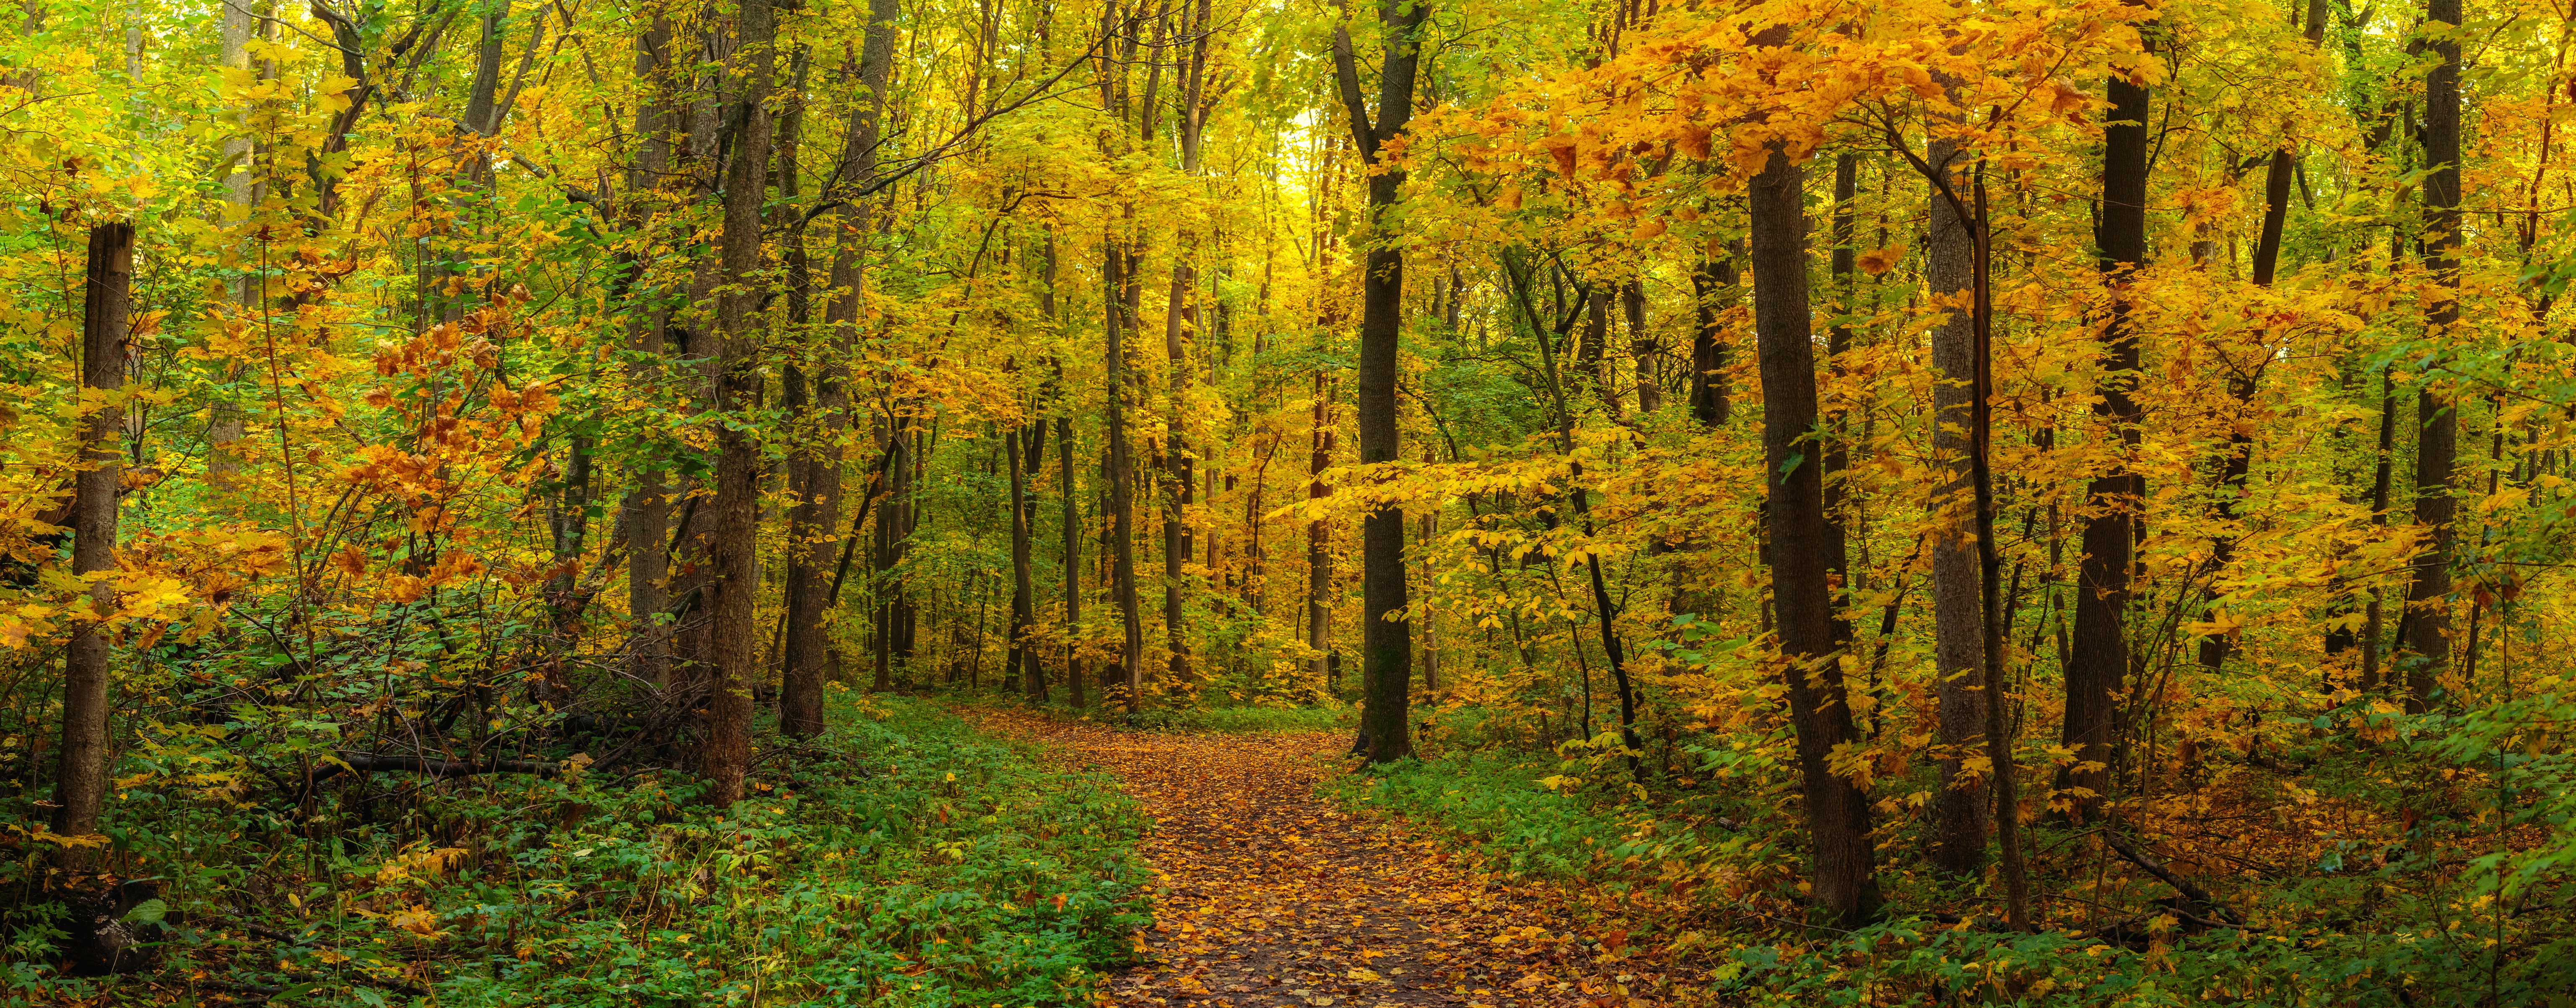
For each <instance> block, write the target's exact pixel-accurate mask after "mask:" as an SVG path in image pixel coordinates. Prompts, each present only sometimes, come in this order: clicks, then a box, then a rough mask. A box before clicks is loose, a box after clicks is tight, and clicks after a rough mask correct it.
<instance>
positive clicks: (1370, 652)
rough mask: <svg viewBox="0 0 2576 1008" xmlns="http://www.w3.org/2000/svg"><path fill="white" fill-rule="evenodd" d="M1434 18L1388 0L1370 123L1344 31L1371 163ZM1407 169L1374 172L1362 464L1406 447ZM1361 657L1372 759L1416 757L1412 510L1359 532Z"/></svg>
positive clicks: (1362, 140)
mask: <svg viewBox="0 0 2576 1008" xmlns="http://www.w3.org/2000/svg"><path fill="white" fill-rule="evenodd" d="M1430 13H1431V4H1430V3H1429V2H1428V0H1383V3H1382V5H1381V7H1380V9H1379V11H1378V21H1379V23H1380V24H1381V25H1382V26H1383V27H1384V28H1385V29H1386V60H1385V63H1384V64H1383V65H1382V66H1381V67H1380V69H1379V72H1378V97H1377V115H1376V117H1375V121H1374V122H1372V121H1371V117H1370V116H1369V114H1368V108H1367V102H1366V100H1365V99H1364V98H1363V97H1362V93H1361V90H1360V77H1359V69H1358V66H1357V62H1356V60H1355V59H1354V56H1353V53H1352V51H1351V39H1350V32H1349V29H1347V28H1336V29H1335V34H1334V40H1333V67H1334V77H1335V81H1336V83H1337V84H1338V85H1339V87H1340V90H1341V95H1342V101H1343V104H1344V105H1345V106H1346V108H1347V111H1348V113H1349V115H1350V125H1351V138H1352V140H1353V141H1355V142H1356V143H1357V145H1358V147H1359V149H1360V156H1361V157H1362V159H1363V160H1364V161H1365V162H1366V163H1367V164H1369V165H1371V166H1372V167H1376V166H1378V165H1379V159H1378V152H1379V149H1380V147H1382V146H1383V145H1385V144H1386V143H1388V142H1390V141H1393V140H1395V139H1397V138H1398V137H1401V136H1403V135H1404V132H1405V125H1406V123H1408V122H1410V121H1411V120H1412V117H1413V82H1414V76H1415V72H1416V71H1417V69H1418V68H1419V66H1420V58H1421V50H1420V48H1419V47H1418V45H1417V43H1416V41H1415V36H1416V34H1417V33H1418V31H1419V30H1420V28H1421V26H1422V21H1423V19H1424V18H1425V17H1427V16H1429V15H1430ZM1404 178H1405V173H1404V172H1403V171H1401V170H1382V171H1375V172H1373V173H1372V174H1370V175H1369V178H1368V187H1369V199H1368V205H1369V227H1370V231H1371V233H1372V235H1373V238H1374V240H1373V241H1372V243H1371V245H1370V248H1369V251H1368V257H1367V260H1366V268H1365V270H1364V271H1363V272H1362V273H1361V276H1360V306H1361V307H1360V350H1359V369H1358V370H1359V374H1358V382H1359V388H1358V395H1357V397H1356V399H1355V401H1354V403H1353V407H1354V408H1355V409H1356V410H1357V412H1358V420H1359V428H1360V446H1359V447H1360V457H1359V461H1360V463H1361V464H1363V465H1367V464H1372V463H1379V462H1393V461H1395V459H1396V452H1397V449H1398V448H1400V447H1401V445H1400V439H1399V435H1398V431H1397V429H1396V389H1395V386H1396V378H1397V374H1396V372H1397V362H1396V341H1397V337H1398V335H1399V333H1400V332H1401V331H1402V329H1403V325H1404V252H1403V250H1402V249H1401V248H1400V247H1398V246H1397V245H1396V244H1395V243H1394V242H1393V241H1391V240H1389V239H1390V237H1391V236H1390V235H1388V234H1387V233H1386V232H1387V231H1388V230H1391V229H1392V228H1394V226H1395V224H1396V221H1395V217H1394V214H1393V212H1392V211H1393V210H1394V209H1395V206H1396V204H1397V202H1398V201H1399V199H1400V198H1401V196H1402V194H1403V190H1404ZM1360 591H1361V598H1362V601H1361V604H1360V623H1361V624H1362V625H1361V628H1360V639H1361V644H1360V652H1361V668H1362V670H1363V671H1362V673H1361V674H1362V677H1363V683H1364V684H1365V686H1366V687H1367V690H1368V695H1367V699H1366V701H1365V702H1364V704H1363V706H1362V708H1361V713H1360V741H1361V744H1362V746H1363V747H1364V748H1365V750H1366V751H1367V753H1368V759H1369V762H1372V763H1385V762H1389V761H1393V760H1398V759H1402V758H1404V757H1406V756H1409V755H1412V753H1413V738H1412V726H1411V719H1412V714H1411V700H1412V690H1413V629H1412V627H1411V625H1409V624H1407V623H1405V622H1403V621H1402V620H1401V619H1398V618H1394V617H1399V616H1401V614H1402V613H1403V611H1404V608H1405V580H1404V510H1403V509H1402V508H1395V507H1381V508H1379V509H1378V510H1375V511H1372V512H1370V513H1369V515H1368V517H1367V518H1366V519H1364V520H1363V521H1362V523H1361V526H1360Z"/></svg>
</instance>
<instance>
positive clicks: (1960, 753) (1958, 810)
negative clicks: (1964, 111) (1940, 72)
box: [1924, 139, 1988, 875]
mask: <svg viewBox="0 0 2576 1008" xmlns="http://www.w3.org/2000/svg"><path fill="white" fill-rule="evenodd" d="M1966 154H1967V152H1966V151H1965V150H1963V149H1961V147H1960V145H1959V143H1958V141H1956V140H1953V139H1939V140H1935V141H1933V142H1932V143H1931V144H1929V145H1928V146H1927V149H1926V151H1925V160H1926V161H1927V162H1928V163H1929V164H1930V165H1932V167H1933V169H1934V170H1935V171H1937V172H1940V173H1942V175H1943V177H1944V181H1945V182H1946V183H1947V185H1946V187H1945V186H1943V185H1939V184H1935V185H1932V186H1931V187H1930V189H1931V192H1930V198H1929V200H1928V201H1927V206H1926V208H1925V209H1926V210H1927V211H1928V214H1929V216H1930V218H1931V231H1930V236H1929V240H1928V241H1926V242H1925V244H1924V253H1925V258H1926V260H1927V264H1926V266H1925V269H1924V279H1925V282H1926V284H1927V286H1928V287H1929V289H1930V291H1931V297H1932V298H1933V299H1934V300H1935V301H1937V302H1940V303H1941V308H1942V310H1944V311H1947V312H1948V313H1949V314H1948V315H1947V316H1946V317H1945V318H1943V319H1942V322H1941V324H1940V326H1939V327H1937V328H1935V329H1933V330H1932V370H1933V372H1934V376H1933V384H1932V456H1933V458H1934V459H1935V460H1936V461H1935V463H1934V464H1935V465H1937V466H1938V467H1939V468H1940V471H1941V475H1942V479H1941V482H1940V485H1939V486H1938V487H1937V488H1936V489H1935V491H1934V495H1933V499H1932V510H1933V512H1934V514H1935V515H1936V519H1935V525H1934V531H1933V533H1932V535H1931V536H1930V538H1929V539H1928V541H1926V542H1925V544H1924V546H1925V548H1926V549H1927V550H1928V551H1929V552H1930V553H1931V559H1932V631H1933V642H1934V643H1933V658H1934V662H1935V667H1936V668H1937V669H1938V671H1939V674H1940V686H1939V691H1938V697H1939V704H1940V708H1939V710H1940V716H1939V720H1940V734H1941V744H1942V745H1943V746H1946V747H1950V748H1951V751H1952V752H1953V753H1954V755H1952V756H1949V757H1947V758H1944V759H1943V760H1941V784H1942V788H1941V794H1940V797H1939V799H1938V800H1937V801H1936V802H1935V809H1936V811H1937V816H1938V819H1939V823H1940V829H1939V838H1938V842H1937V843H1936V844H1935V845H1934V849H1933V855H1934V856H1933V861H1934V863H1935V864H1938V865H1939V866H1940V867H1941V868H1942V870H1944V871H1947V872H1950V873H1952V874H1956V875H1969V874H1974V873H1976V872H1977V871H1979V870H1980V869H1982V868H1984V867H1985V863H1986V828H1985V822H1986V814H1985V808H1986V799H1987V787H1986V784H1985V781H1984V780H1983V779H1982V778H1977V779H1973V780H1965V779H1962V778H1961V769H1962V766H1961V764H1962V758H1963V757H1964V756H1966V755H1967V754H1969V753H1972V752H1974V751H1975V750H1976V747H1977V745H1978V744H1979V743H1980V741H1981V740H1983V739H1984V737H1985V728H1986V711H1985V704H1986V699H1987V694H1988V691H1987V690H1986V681H1987V680H1986V667H1985V664H1986V662H1985V647H1986V612H1985V604H1984V600H1983V593H1984V590H1985V589H1984V584H1985V582H1984V578H1983V573H1982V571H1981V569H1980V567H1979V562H1978V555H1977V554H1978V551H1977V546H1976V535H1977V524H1976V518H1977V511H1976V508H1977V500H1976V486H1975V484H1974V482H1973V481H1974V479H1975V474H1974V472H1973V471H1972V470H1973V468H1974V467H1973V465H1972V462H1971V459H1970V457H1969V456H1970V452H1972V451H1973V450H1974V448H1975V446H1974V445H1972V444H1971V443H1970V441H1971V436H1970V435H1971V430H1970V428H1971V427H1972V426H1973V423H1974V418H1973V416H1972V415H1971V414H1972V412H1973V407H1974V405H1975V401H1976V374H1975V371H1976V335H1977V334H1976V312H1975V309H1974V307H1973V304H1972V301H1971V299H1972V298H1974V297H1975V295H1976V291H1975V286H1974V285H1975V272H1976V254H1977V249H1976V236H1975V235H1974V234H1973V233H1972V232H1971V231H1970V226H1971V224H1970V221H1969V215H1968V214H1966V213H1963V212H1961V211H1962V208H1961V207H1960V206H1959V205H1958V204H1957V203H1955V202H1953V198H1954V197H1956V196H1960V195H1964V194H1965V193H1966V192H1967V184H1966V183H1967V173H1966V172H1965V171H1964V170H1963V169H1964V167H1965V166H1964V165H1962V164H1960V163H1959V162H1960V161H1962V160H1964V159H1965V157H1966Z"/></svg>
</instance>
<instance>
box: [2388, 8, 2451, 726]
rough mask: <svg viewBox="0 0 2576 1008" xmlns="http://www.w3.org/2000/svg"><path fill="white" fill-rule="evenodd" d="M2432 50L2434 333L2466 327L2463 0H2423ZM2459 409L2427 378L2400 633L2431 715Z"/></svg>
mask: <svg viewBox="0 0 2576 1008" xmlns="http://www.w3.org/2000/svg"><path fill="white" fill-rule="evenodd" d="M2424 18H2425V21H2426V23H2427V24H2426V27H2427V28H2429V29H2431V30H2430V31H2428V33H2427V35H2428V37H2427V39H2426V40H2425V44H2426V46H2427V48H2429V49H2431V50H2432V52H2433V55H2434V56H2435V57H2437V58H2438V59H2439V62H2437V63H2435V64H2433V66H2432V67H2431V68H2430V69H2428V70H2426V71H2425V73H2424V161H2425V166H2426V167H2427V168H2428V169H2430V170H2429V172H2428V173H2427V174H2426V175H2425V177H2424V209H2425V213H2426V217H2427V220H2426V222H2425V223H2426V225H2427V228H2426V230H2427V232H2428V233H2427V234H2426V236H2425V239H2424V250H2423V254H2424V265H2425V268H2426V269H2428V270H2429V271H2431V272H2432V274H2433V280H2434V284H2435V290H2434V291H2433V293H2432V301H2431V304H2430V305H2429V306H2428V307H2427V308H2426V309H2425V312H2424V325H2425V328H2426V330H2427V331H2428V333H2429V334H2432V335H2434V336H2436V337H2437V338H2438V337H2440V336H2441V335H2444V334H2448V333H2449V332H2450V330H2451V327H2453V326H2456V325H2458V324H2459V323H2460V294H2459V288H2460V256H2459V247H2460V66H2461V64H2460V40H2459V36H2458V35H2457V32H2458V30H2459V26H2460V4H2459V0H2426V2H2425V4H2424ZM2459 423H2460V420H2459V410H2458V403H2457V402H2456V401H2454V400H2453V399H2451V398H2450V397H2449V396H2446V395H2443V394H2442V393H2441V392H2440V391H2439V390H2438V389H2437V387H2436V386H2435V385H2434V383H2433V381H2431V380H2426V381H2425V382H2424V386H2423V388H2422V389H2421V390H2420V391H2418V392H2417V393H2416V396H2415V524H2416V525H2417V526H2419V527H2421V528H2422V529H2423V530H2424V533H2425V547H2424V549H2423V550H2422V551H2420V552H2418V553H2416V554H2415V560H2414V563H2413V564H2412V570H2411V577H2410V578H2409V580H2408V582H2407V586H2406V614H2405V615H2404V616H2403V617H2402V618H2400V619H2399V621H2398V625H2397V636H2398V637H2399V639H2400V640H2402V641H2404V643H2405V652H2406V653H2402V654H2400V655H2399V656H2398V663H2399V664H2400V665H2401V666H2402V667H2403V668H2404V669H2405V671H2406V709H2407V710H2408V711H2409V712H2413V713H2422V712H2424V711H2427V710H2431V709H2432V708H2433V706H2434V704H2435V702H2436V701H2437V700H2438V699H2440V698H2439V696H2438V694H2439V693H2440V691H2441V689H2442V674H2443V672H2444V671H2445V670H2446V669H2448V668H2449V667H2450V663H2451V552H2452V549H2453V546H2454V544H2455V543H2456V541H2457V539H2458V536H2459V531H2458V529H2457V528H2455V527H2454V525H2453V522H2454V520H2455V519H2456V518H2457V517H2458V515H2459V503H2458V501H2456V500H2454V499H2453V498H2452V496H2451V495H2452V492H2453V490H2454V489H2455V484H2456V481H2457V480H2458V479H2459V473H2458V471H2457V470H2458V468H2459V443H2458V441H2459Z"/></svg>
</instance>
